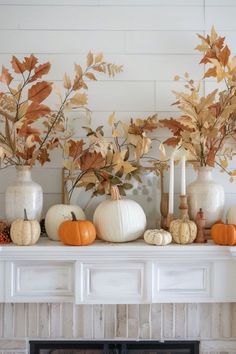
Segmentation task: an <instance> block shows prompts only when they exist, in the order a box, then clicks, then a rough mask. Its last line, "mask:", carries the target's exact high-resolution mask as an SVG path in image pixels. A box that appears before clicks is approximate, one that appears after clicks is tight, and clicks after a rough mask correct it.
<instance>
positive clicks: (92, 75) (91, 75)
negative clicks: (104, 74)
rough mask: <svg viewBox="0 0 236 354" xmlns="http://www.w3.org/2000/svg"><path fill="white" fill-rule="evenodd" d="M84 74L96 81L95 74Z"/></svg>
mask: <svg viewBox="0 0 236 354" xmlns="http://www.w3.org/2000/svg"><path fill="white" fill-rule="evenodd" d="M85 76H86V77H87V78H88V79H90V80H94V81H96V80H97V79H96V76H95V75H94V74H93V73H86V74H85Z"/></svg>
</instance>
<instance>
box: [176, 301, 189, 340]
mask: <svg viewBox="0 0 236 354" xmlns="http://www.w3.org/2000/svg"><path fill="white" fill-rule="evenodd" d="M186 307H187V306H186V305H185V304H175V305H174V336H175V338H176V339H178V338H186V332H187V319H186Z"/></svg>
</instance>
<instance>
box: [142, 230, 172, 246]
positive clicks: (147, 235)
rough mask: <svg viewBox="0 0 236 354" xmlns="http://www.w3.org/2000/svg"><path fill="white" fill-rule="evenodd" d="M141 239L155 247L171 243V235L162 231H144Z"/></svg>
mask: <svg viewBox="0 0 236 354" xmlns="http://www.w3.org/2000/svg"><path fill="white" fill-rule="evenodd" d="M143 238H144V240H145V242H147V243H149V244H150V245H156V246H165V245H168V244H169V243H171V241H172V236H171V234H170V233H169V232H168V231H166V230H163V229H160V230H158V229H153V230H146V231H145V232H144V235H143Z"/></svg>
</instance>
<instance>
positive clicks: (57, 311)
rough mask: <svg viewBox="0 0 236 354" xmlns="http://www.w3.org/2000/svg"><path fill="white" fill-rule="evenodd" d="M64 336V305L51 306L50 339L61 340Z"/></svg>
mask: <svg viewBox="0 0 236 354" xmlns="http://www.w3.org/2000/svg"><path fill="white" fill-rule="evenodd" d="M61 335H62V304H51V305H50V337H52V338H59V337H61Z"/></svg>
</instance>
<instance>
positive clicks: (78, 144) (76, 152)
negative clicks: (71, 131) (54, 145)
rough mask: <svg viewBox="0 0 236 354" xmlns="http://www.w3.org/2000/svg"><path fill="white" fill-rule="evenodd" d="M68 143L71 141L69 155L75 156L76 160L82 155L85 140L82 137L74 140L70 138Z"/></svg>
mask: <svg viewBox="0 0 236 354" xmlns="http://www.w3.org/2000/svg"><path fill="white" fill-rule="evenodd" d="M68 143H69V156H71V157H73V159H74V160H75V159H77V158H78V157H80V155H81V153H82V151H83V145H84V141H83V140H82V139H81V140H79V141H74V140H72V139H70V140H69V141H68Z"/></svg>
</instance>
